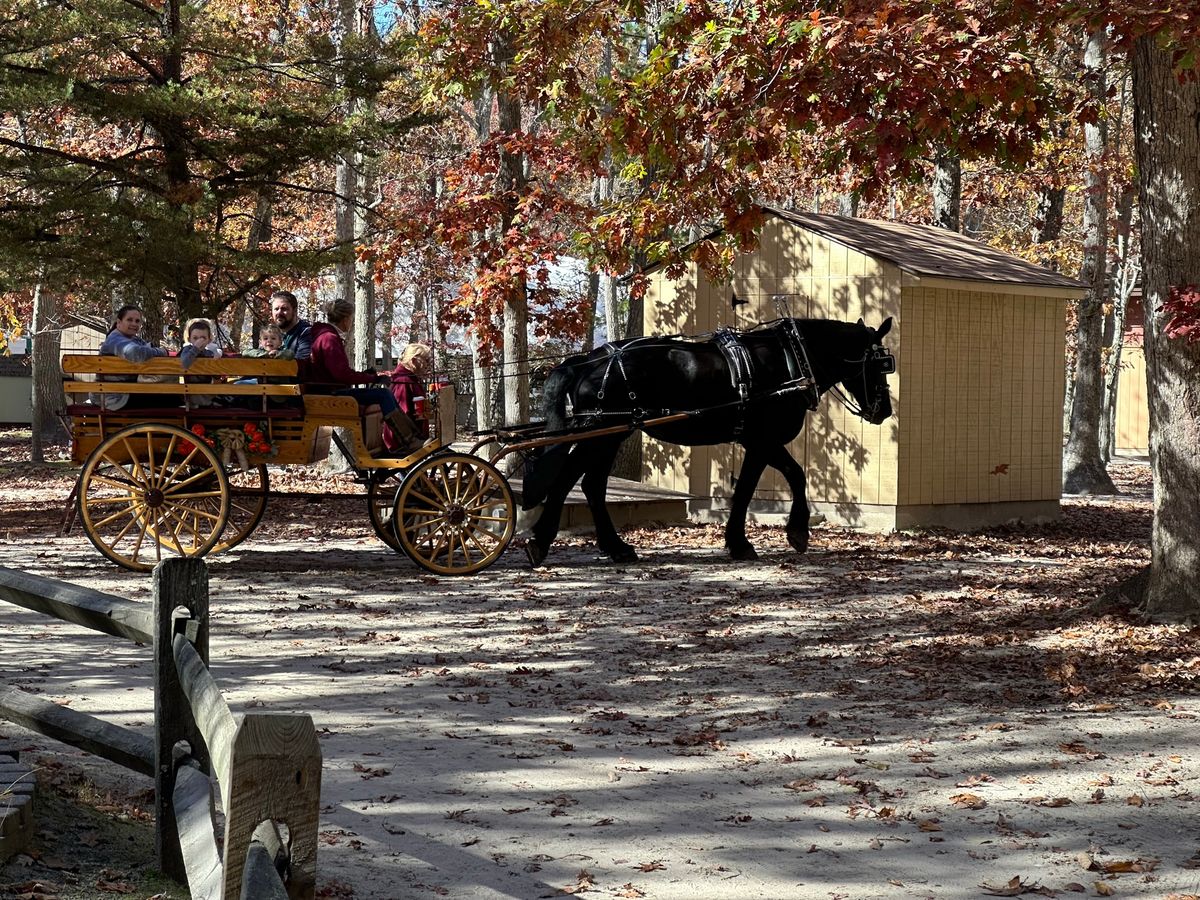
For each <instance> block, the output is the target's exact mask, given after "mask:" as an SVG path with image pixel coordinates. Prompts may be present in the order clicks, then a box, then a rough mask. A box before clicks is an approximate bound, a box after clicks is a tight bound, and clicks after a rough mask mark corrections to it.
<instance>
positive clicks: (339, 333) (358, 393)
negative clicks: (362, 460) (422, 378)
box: [301, 300, 422, 454]
mask: <svg viewBox="0 0 1200 900" xmlns="http://www.w3.org/2000/svg"><path fill="white" fill-rule="evenodd" d="M325 318H326V320H327V321H325V322H318V323H317V324H316V325H313V326H312V331H311V332H310V334H311V335H312V356H310V357H309V358H308V362H307V365H305V364H304V363H301V365H302V369H301V380H302V381H303V382H304V383H305V385H307V390H308V392H309V393H310V394H337V395H339V396H344V397H353V398H354V399H355V400H357V401H358V402H359V403H360V404H361V405H363V406H370V405H372V404H376V403H377V404H379V408H380V409H381V410H382V411H383V418H384V421H385V422H387V424H388V425H390V426H391V428H392V430H393V432H394V433H395V434H396V435H397V437H398V438H399V440H398V441H397V446H395V447H394V448H392V451H393V452H394V453H400V454H408V453H412V452H413V451H415V450H418V449H420V447H421V443H422V442H421V437H420V435H419V434H418V432H417V426H416V424H415V423H414V422H413V420H412V419H411V418H409V417H408V416H407V415H405V414H404V413H403V412H401V411H400V407H399V406H398V405H397V404H396V398H395V397H393V396H392V392H391V391H390V390H388V389H387V388H385V387H357V385H361V384H370V383H372V382H375V381H378V380H379V375H377V374H376V372H375V370H374V369H367V370H365V371H362V372H359V371H357V370H355V369H352V368H351V367H350V360H349V358H347V356H346V337H345V336H346V333H347V332H348V331H349V330H350V327H351V324H352V323H353V321H354V304H353V303H351V302H349V301H348V300H335V301H333V302H332V303H330V304H329V305H328V306H326V307H325ZM352 385H354V386H352Z"/></svg>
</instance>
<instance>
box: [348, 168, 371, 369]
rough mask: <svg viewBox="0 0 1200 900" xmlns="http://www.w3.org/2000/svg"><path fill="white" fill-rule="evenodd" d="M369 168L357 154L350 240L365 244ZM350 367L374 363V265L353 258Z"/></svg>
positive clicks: (369, 191) (367, 261)
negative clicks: (352, 346)
mask: <svg viewBox="0 0 1200 900" xmlns="http://www.w3.org/2000/svg"><path fill="white" fill-rule="evenodd" d="M370 169H371V167H370V166H369V165H368V164H365V163H364V161H363V158H362V156H361V155H360V156H359V157H358V159H357V160H356V165H355V170H356V171H357V172H358V175H359V178H358V185H357V189H358V190H357V193H358V196H356V197H355V203H354V210H353V212H354V216H353V225H354V243H355V246H358V245H361V244H365V243H366V241H367V239H368V235H369V234H370V231H371V218H372V211H373V209H374V202H373V199H372V197H371V195H372V193H373V191H374V179H373V178H372V177H371V172H370ZM354 309H355V313H354V366H355V368H358V369H370V368H374V366H375V266H374V264H373V263H372V262H371V261H370V260H369V259H367V260H362V259H357V258H356V259H355V261H354Z"/></svg>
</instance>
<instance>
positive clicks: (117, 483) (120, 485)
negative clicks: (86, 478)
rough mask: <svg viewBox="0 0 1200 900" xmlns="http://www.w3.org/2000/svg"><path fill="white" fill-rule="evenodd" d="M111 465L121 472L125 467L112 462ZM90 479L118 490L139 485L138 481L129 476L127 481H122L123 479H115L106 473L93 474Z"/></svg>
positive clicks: (138, 486)
mask: <svg viewBox="0 0 1200 900" xmlns="http://www.w3.org/2000/svg"><path fill="white" fill-rule="evenodd" d="M113 467H114V468H115V469H117V470H118V471H121V472H125V471H126V470H125V469H123V468H121V467H120V466H118V465H116V464H115V463H114V464H113ZM126 474H128V473H127V472H126ZM92 481H97V482H99V483H100V484H103V485H107V486H108V487H111V488H117V489H119V490H128V489H130V488H134V489H137V488H140V485H139V484H138V482H137V481H136V480H134V479H133V478H132V477H130V478H129V480H128V481H124V480H121V479H117V478H110V477H108V476H106V475H96V474H93V475H92Z"/></svg>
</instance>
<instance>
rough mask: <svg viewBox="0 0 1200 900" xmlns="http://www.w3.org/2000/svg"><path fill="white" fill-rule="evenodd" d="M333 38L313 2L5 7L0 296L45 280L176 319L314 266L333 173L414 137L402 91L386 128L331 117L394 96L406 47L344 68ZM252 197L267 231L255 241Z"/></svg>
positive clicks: (320, 261) (136, 1)
mask: <svg viewBox="0 0 1200 900" xmlns="http://www.w3.org/2000/svg"><path fill="white" fill-rule="evenodd" d="M329 31H330V16H329V15H328V11H327V10H323V9H322V7H320V6H319V5H318V6H309V7H306V8H305V12H304V15H297V14H295V13H292V12H290V11H289V10H288V9H287V7H286V4H285V5H283V6H278V5H270V4H254V3H240V4H238V3H232V2H225V0H213V2H209V3H204V4H189V3H184V2H181V0H148V2H142V0H79V2H68V0H0V110H5V113H4V114H3V115H2V116H0V279H2V280H3V281H4V282H5V283H4V284H3V285H0V290H3V289H5V288H7V289H13V288H17V287H28V286H29V285H31V284H32V282H33V281H34V280H35V279H34V276H33V273H35V272H39V271H40V272H42V273H43V278H44V279H45V281H46V283H48V284H52V285H53V286H54V289H55V290H57V291H59V292H60V293H67V292H76V293H83V294H86V295H89V296H91V297H93V298H95V299H96V301H97V303H98V304H106V302H107V298H108V297H109V295H110V292H111V291H113V290H116V291H117V292H118V293H121V294H124V295H126V296H130V297H140V298H142V299H145V300H148V301H150V302H155V301H157V300H159V299H160V298H165V299H167V300H171V301H173V302H174V304H175V307H176V310H177V313H178V315H179V316H180V317H181V318H186V317H187V316H191V315H197V314H202V313H203V314H209V315H212V314H216V313H217V312H218V311H220V310H221V309H223V308H224V307H225V306H227V305H228V304H229V303H230V302H232V301H233V300H235V299H236V298H238V297H240V296H242V295H244V294H245V293H246V292H248V291H253V290H254V289H255V288H256V287H258V286H259V285H261V284H263V283H264V282H265V281H266V280H267V279H269V278H271V277H272V276H273V275H274V274H276V273H280V272H287V273H289V274H293V275H294V274H297V273H303V272H312V271H315V270H317V269H318V268H320V267H321V266H323V265H325V264H326V263H327V262H328V259H329V254H330V252H331V250H332V249H333V248H332V247H331V243H330V241H329V240H328V239H327V238H326V234H327V233H326V232H325V231H324V230H323V229H320V228H316V229H314V228H311V227H309V225H308V222H309V220H310V219H311V218H313V210H314V208H315V207H319V206H321V205H325V204H328V203H330V202H331V201H330V197H329V194H330V190H329V188H328V187H327V185H328V184H329V182H328V181H327V180H326V177H325V173H326V166H327V164H328V162H329V161H330V160H332V159H333V158H334V156H335V155H336V154H337V153H338V152H339V150H341V149H343V148H345V147H348V146H353V145H354V144H356V143H358V144H363V145H365V144H370V143H372V142H377V141H379V140H381V139H382V138H384V137H386V136H387V135H388V134H389V133H395V132H396V131H398V130H404V129H406V128H408V127H409V126H410V125H411V124H412V120H411V119H409V118H408V117H407V114H406V113H405V112H404V110H405V108H406V107H407V105H408V104H407V100H406V99H405V98H404V97H403V96H396V95H393V96H392V100H393V101H394V102H393V106H392V109H393V110H398V112H397V114H396V115H393V116H390V117H373V118H372V119H371V120H369V121H367V120H363V121H357V120H349V119H347V118H346V117H345V116H344V115H341V114H340V110H342V109H344V108H345V104H344V102H343V101H344V99H345V96H346V95H347V94H353V93H354V92H357V91H361V92H377V91H378V88H379V86H380V85H381V84H383V83H386V84H388V85H389V86H392V87H394V86H396V85H400V86H401V87H403V85H404V82H403V81H401V80H398V79H397V76H398V75H399V73H400V72H401V71H402V69H401V67H400V63H401V61H402V58H403V54H404V53H405V52H406V50H407V44H405V43H403V42H393V43H392V44H391V45H389V47H388V49H387V51H376V50H374V49H372V51H371V53H370V54H368V53H366V52H361V51H362V50H363V48H360V47H358V46H356V45H355V44H354V43H353V41H349V42H346V43H345V44H343V45H342V48H341V54H342V56H340V57H339V52H338V51H337V50H335V47H334V44H333V42H332V41H331V40H330V38H329ZM346 72H350V73H351V74H350V76H349V77H348V78H347V77H346ZM335 75H341V76H342V80H341V81H338V80H337V78H335ZM260 196H267V197H270V198H271V200H272V204H273V210H274V216H273V232H272V234H271V236H270V239H268V240H261V237H262V235H259V236H258V238H260V239H257V240H249V236H250V232H251V229H252V228H253V227H254V216H253V212H254V209H255V204H256V201H257V200H258V198H259V197H260ZM248 247H249V248H250V249H248Z"/></svg>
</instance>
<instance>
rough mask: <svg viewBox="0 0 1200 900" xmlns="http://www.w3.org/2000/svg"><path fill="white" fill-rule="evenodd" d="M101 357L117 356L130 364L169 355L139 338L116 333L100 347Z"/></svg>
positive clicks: (107, 338) (110, 335)
mask: <svg viewBox="0 0 1200 900" xmlns="http://www.w3.org/2000/svg"><path fill="white" fill-rule="evenodd" d="M189 346H190V345H189ZM100 355H101V356H117V357H120V358H121V359H124V360H126V361H128V362H134V363H142V362H145V361H146V360H148V359H153V358H154V357H156V356H167V355H168V353H167V351H166V350H163V349H162V348H161V347H151V346H150V345H149V344H147V343H146V342H145V341H143V340H141V339H139V338H131V337H126V336H125V335H123V334H121V333H120V332H117V331H114V332H112V333H111V334H109V336H108V337H106V338H105V339H104V343H103V344H101V345H100Z"/></svg>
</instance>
